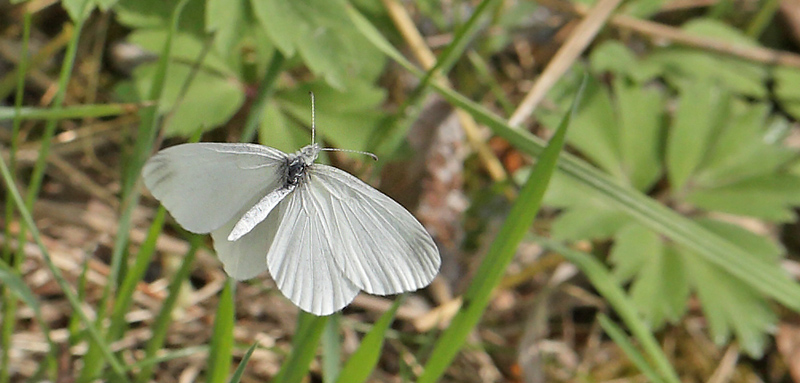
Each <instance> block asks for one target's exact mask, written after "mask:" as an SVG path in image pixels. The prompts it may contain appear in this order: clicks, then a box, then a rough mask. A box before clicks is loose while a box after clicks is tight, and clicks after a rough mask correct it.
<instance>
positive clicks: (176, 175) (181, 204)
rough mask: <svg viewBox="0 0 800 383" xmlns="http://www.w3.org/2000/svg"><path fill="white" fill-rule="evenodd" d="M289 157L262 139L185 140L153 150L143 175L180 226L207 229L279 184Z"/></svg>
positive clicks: (215, 227)
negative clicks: (258, 141)
mask: <svg viewBox="0 0 800 383" xmlns="http://www.w3.org/2000/svg"><path fill="white" fill-rule="evenodd" d="M287 157H288V155H287V154H285V153H283V152H281V151H279V150H277V149H273V148H269V147H266V146H261V145H253V144H224V143H196V144H183V145H177V146H173V147H170V148H167V149H164V150H162V151H160V152H158V153H157V154H155V155H154V156H153V157H152V158H150V160H148V161H147V163H146V164H145V166H144V169H143V170H142V175H143V176H144V183H145V185H146V186H147V188H148V189H149V190H150V192H151V193H152V194H153V196H154V197H156V198H157V199H158V200H159V201H161V203H162V204H163V205H164V206H165V207H166V208H167V210H168V211H169V212H170V214H172V216H173V217H174V218H175V220H176V221H178V223H179V224H181V226H183V227H184V228H185V229H186V230H189V231H191V232H194V233H208V232H211V231H212V230H215V229H218V228H219V227H221V226H222V225H225V224H226V223H227V222H228V221H229V220H231V219H232V218H233V217H234V215H236V214H237V213H240V211H241V210H243V209H244V208H245V207H247V208H249V207H250V206H245V205H247V204H252V203H254V201H253V200H254V198H255V201H258V199H259V198H261V197H263V196H265V195H267V194H268V193H269V192H270V191H272V190H275V189H277V188H279V187H280V186H281V185H282V180H281V174H280V172H279V170H280V167H281V165H282V164H284V163H285V161H286V159H287ZM251 206H252V205H251ZM245 211H246V209H245ZM238 218H239V217H237V219H238Z"/></svg>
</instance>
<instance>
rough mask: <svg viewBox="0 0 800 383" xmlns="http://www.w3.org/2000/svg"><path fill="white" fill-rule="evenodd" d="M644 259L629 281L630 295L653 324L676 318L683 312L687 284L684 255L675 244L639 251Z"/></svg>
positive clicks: (684, 310) (686, 295)
mask: <svg viewBox="0 0 800 383" xmlns="http://www.w3.org/2000/svg"><path fill="white" fill-rule="evenodd" d="M641 256H643V257H647V259H648V260H647V262H645V263H644V264H643V267H642V268H641V269H640V270H639V273H638V275H637V277H636V279H635V280H634V282H633V284H632V285H631V291H630V294H631V299H633V301H634V302H636V307H638V308H639V311H640V312H641V313H642V315H644V317H645V318H647V321H648V322H649V323H650V324H651V325H652V326H654V327H655V328H660V327H661V326H662V325H664V323H665V322H673V323H674V322H676V321H677V320H678V319H680V318H681V317H682V316H683V314H684V313H685V312H686V309H687V306H686V301H687V300H688V299H689V284H688V281H687V276H686V270H685V266H684V262H683V256H682V254H681V253H680V252H679V251H675V248H674V247H671V246H666V247H663V248H662V251H657V252H653V253H650V254H641Z"/></svg>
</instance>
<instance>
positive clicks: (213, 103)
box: [134, 63, 244, 137]
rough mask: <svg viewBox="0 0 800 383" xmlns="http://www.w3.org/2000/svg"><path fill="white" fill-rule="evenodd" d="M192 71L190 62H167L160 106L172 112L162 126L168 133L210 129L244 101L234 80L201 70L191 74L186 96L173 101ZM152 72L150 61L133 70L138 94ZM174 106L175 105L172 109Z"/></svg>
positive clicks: (149, 80) (141, 92)
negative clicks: (192, 77)
mask: <svg viewBox="0 0 800 383" xmlns="http://www.w3.org/2000/svg"><path fill="white" fill-rule="evenodd" d="M191 71H192V68H191V67H190V66H187V65H182V64H178V63H173V65H170V66H169V69H168V71H167V77H166V83H165V84H164V94H163V96H162V98H161V103H160V108H159V109H160V110H161V111H162V112H168V111H169V112H170V113H171V114H170V115H169V117H168V119H167V120H166V125H165V126H164V128H163V129H164V133H165V134H166V135H168V136H176V135H179V136H184V137H189V136H191V135H192V134H194V133H195V132H196V131H197V130H199V129H202V130H210V129H213V128H215V127H217V126H219V125H222V124H224V123H225V122H227V121H228V120H229V119H230V118H231V116H233V114H234V113H236V111H237V110H239V108H240V107H241V106H242V103H243V102H244V94H243V93H242V89H241V88H240V86H239V84H238V83H237V82H236V81H234V80H233V79H230V78H224V77H221V76H217V75H214V74H212V73H209V72H206V71H202V70H201V71H198V72H197V74H196V76H195V77H194V80H193V81H192V84H191V85H190V86H189V89H188V91H187V92H186V96H185V97H184V98H183V99H182V100H180V104H178V105H176V102H177V101H178V99H177V98H178V95H179V94H180V91H181V88H182V87H183V86H184V82H185V81H186V80H187V79H188V78H189V75H190V73H191ZM154 72H155V67H154V66H153V65H142V66H140V67H138V68H137V69H136V71H135V72H134V79H135V81H136V87H137V89H138V91H139V93H140V94H143V93H144V92H145V90H146V89H149V88H150V82H151V79H152V77H153V73H154ZM175 107H177V109H175V110H173V108H175Z"/></svg>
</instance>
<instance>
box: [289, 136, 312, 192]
mask: <svg viewBox="0 0 800 383" xmlns="http://www.w3.org/2000/svg"><path fill="white" fill-rule="evenodd" d="M319 150H320V149H319V144H311V145H308V146H305V147H303V148H302V149H300V150H298V151H297V153H294V154H291V155H289V158H287V160H286V181H285V182H286V185H292V186H294V185H297V184H298V183H299V182H300V180H301V179H302V178H303V177H304V176H305V174H306V169H308V167H309V166H311V165H312V164H313V163H314V161H315V160H316V159H317V155H318V154H319Z"/></svg>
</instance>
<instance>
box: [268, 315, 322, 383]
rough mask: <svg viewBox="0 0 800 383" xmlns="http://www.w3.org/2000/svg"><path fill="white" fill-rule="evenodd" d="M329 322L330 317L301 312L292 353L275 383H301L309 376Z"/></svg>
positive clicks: (293, 340)
mask: <svg viewBox="0 0 800 383" xmlns="http://www.w3.org/2000/svg"><path fill="white" fill-rule="evenodd" d="M327 321H328V317H318V316H316V315H311V314H309V313H306V312H302V311H301V312H300V315H299V316H298V317H297V331H295V337H294V339H292V352H291V353H290V354H289V357H288V358H286V361H285V362H283V365H282V366H281V370H280V371H279V372H278V374H277V375H275V378H274V379H272V381H273V382H274V383H299V382H301V381H302V380H303V378H304V377H305V376H306V374H308V368H309V367H310V364H311V360H313V359H314V355H316V354H317V344H319V338H320V337H321V336H322V332H323V331H324V330H325V323H326V322H327Z"/></svg>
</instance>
